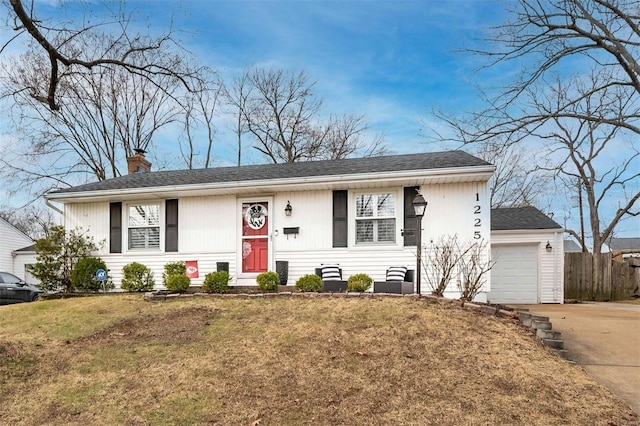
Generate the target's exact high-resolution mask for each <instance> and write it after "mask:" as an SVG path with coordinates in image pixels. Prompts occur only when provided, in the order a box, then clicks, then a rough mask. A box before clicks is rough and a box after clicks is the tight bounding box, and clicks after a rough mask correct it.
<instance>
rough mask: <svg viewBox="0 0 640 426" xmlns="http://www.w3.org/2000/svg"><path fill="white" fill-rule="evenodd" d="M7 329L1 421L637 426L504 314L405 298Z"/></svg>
mask: <svg viewBox="0 0 640 426" xmlns="http://www.w3.org/2000/svg"><path fill="white" fill-rule="evenodd" d="M0 330H2V335H1V336H2V337H0V389H2V391H1V392H0V406H2V412H0V423H2V424H11V425H21V424H22V425H33V424H38V425H40V424H51V425H59V424H71V425H85V424H102V425H121V424H127V425H175V424H180V425H192V424H193V425H200V424H201V425H227V424H229V425H252V424H260V425H289V424H291V425H298V424H313V425H335V424H348V425H356V424H368V425H378V424H379V425H389V424H415V425H429V424H433V425H485V424H486V425H496V424H507V425H509V424H510V425H520V424H522V425H525V424H526V425H608V426H613V425H627V424H628V422H629V421H631V420H637V419H636V417H635V416H634V415H633V413H631V411H630V410H629V408H628V407H627V406H626V405H625V404H624V403H622V402H621V401H620V400H618V399H616V397H614V396H613V395H612V394H611V393H609V392H608V391H607V390H606V389H605V388H603V387H602V386H600V385H598V384H597V383H596V382H594V380H593V379H591V378H590V377H589V376H588V375H587V374H586V373H585V372H584V371H583V370H582V369H581V368H580V367H577V366H572V365H569V364H567V363H566V362H564V361H562V360H561V359H559V358H557V357H556V356H555V355H552V354H551V353H549V352H548V351H547V350H546V349H545V348H543V347H542V346H541V345H540V343H539V342H538V341H537V340H536V339H535V338H534V337H532V335H531V334H530V333H528V332H526V331H525V330H524V329H521V328H520V327H518V326H516V325H514V324H512V323H510V322H508V321H507V320H501V319H498V318H494V317H488V316H485V315H482V314H475V313H471V312H467V311H464V310H461V309H459V308H457V307H453V306H441V305H428V304H426V303H425V302H424V301H416V300H410V299H406V298H389V299H336V298H331V299H325V298H313V299H307V298H304V299H301V298H289V299H287V298H277V299H251V300H246V299H200V298H194V299H189V300H181V301H175V302H166V303H148V302H144V301H142V299H141V297H138V296H119V297H96V298H83V299H70V300H57V301H46V302H37V303H32V304H23V305H19V306H18V305H16V306H8V307H2V308H0Z"/></svg>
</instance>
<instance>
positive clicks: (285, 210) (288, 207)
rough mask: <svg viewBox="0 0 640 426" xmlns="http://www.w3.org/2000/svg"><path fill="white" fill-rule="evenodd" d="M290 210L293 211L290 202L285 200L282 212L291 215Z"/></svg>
mask: <svg viewBox="0 0 640 426" xmlns="http://www.w3.org/2000/svg"><path fill="white" fill-rule="evenodd" d="M291 212H293V207H291V203H290V202H289V201H287V206H286V207H285V208H284V214H286V215H287V216H291Z"/></svg>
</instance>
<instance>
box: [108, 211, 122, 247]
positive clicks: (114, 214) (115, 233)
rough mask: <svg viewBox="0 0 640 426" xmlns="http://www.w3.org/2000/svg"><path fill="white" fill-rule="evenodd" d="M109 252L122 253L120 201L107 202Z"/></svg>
mask: <svg viewBox="0 0 640 426" xmlns="http://www.w3.org/2000/svg"><path fill="white" fill-rule="evenodd" d="M109 253H122V203H110V204H109Z"/></svg>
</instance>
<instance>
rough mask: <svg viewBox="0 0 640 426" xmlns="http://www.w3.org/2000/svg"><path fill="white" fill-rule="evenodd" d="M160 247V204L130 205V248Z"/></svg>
mask: <svg viewBox="0 0 640 426" xmlns="http://www.w3.org/2000/svg"><path fill="white" fill-rule="evenodd" d="M159 248H160V206H159V205H158V204H146V205H138V206H129V249H159Z"/></svg>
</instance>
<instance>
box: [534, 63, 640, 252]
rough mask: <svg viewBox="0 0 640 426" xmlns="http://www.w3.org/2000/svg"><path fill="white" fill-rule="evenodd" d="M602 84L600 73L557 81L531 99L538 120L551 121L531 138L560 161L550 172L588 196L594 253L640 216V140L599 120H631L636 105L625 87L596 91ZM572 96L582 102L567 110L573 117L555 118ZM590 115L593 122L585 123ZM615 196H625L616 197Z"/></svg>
mask: <svg viewBox="0 0 640 426" xmlns="http://www.w3.org/2000/svg"><path fill="white" fill-rule="evenodd" d="M601 79H602V76H601V75H599V74H598V75H593V76H591V79H590V81H589V82H585V81H584V80H573V81H571V82H569V83H562V82H560V81H558V82H556V85H555V86H552V87H551V88H550V90H549V91H547V92H546V93H531V94H530V99H531V101H532V103H533V105H535V108H536V110H537V111H538V113H539V115H540V116H546V117H548V120H549V124H552V125H548V126H546V127H535V128H534V129H532V131H531V136H534V137H537V138H539V139H542V140H545V141H546V143H547V147H548V149H549V157H550V158H553V159H554V160H555V163H554V164H552V166H551V167H550V168H549V170H550V171H553V172H555V173H556V174H557V175H558V176H559V177H561V178H563V179H564V181H565V182H566V184H567V188H568V189H569V190H570V191H584V194H585V205H586V207H587V210H588V218H589V220H588V222H589V227H590V231H591V238H592V241H593V244H592V252H593V253H594V254H598V253H600V252H601V251H602V246H603V244H604V243H605V241H606V240H607V239H608V238H610V237H611V236H612V235H613V232H614V230H615V228H616V226H617V225H618V224H619V223H620V221H622V220H624V219H625V218H628V217H631V216H638V215H640V201H639V200H640V183H639V181H640V148H639V147H638V145H637V143H634V142H633V141H635V140H636V139H637V135H635V134H633V132H630V131H629V130H628V129H627V128H623V127H620V126H617V125H615V124H611V123H608V122H606V121H604V120H598V117H605V116H614V115H630V114H631V112H630V110H635V109H636V108H637V105H634V103H633V101H632V100H631V99H629V98H628V97H627V93H626V91H625V90H621V88H620V87H617V86H611V87H607V88H603V89H601V90H597V91H595V90H593V87H594V86H600V80H601ZM586 83H590V84H586ZM572 92H577V95H576V94H575V93H572ZM571 96H577V97H579V98H580V99H581V100H582V101H581V102H579V103H574V104H572V106H571V108H565V111H566V112H567V113H568V116H558V115H556V114H554V112H555V111H556V110H557V105H558V104H564V103H566V99H567V98H568V97H571ZM572 113H573V114H572ZM571 114H572V115H573V117H571V116H570V115H571ZM633 114H636V113H635V112H634V113H633ZM585 116H589V117H590V118H589V119H585V118H583V117H585ZM576 182H579V186H578V187H576ZM614 194H621V196H616V197H615V198H614V197H613V195H614ZM612 199H615V200H616V201H617V202H618V206H617V207H618V208H617V209H616V210H615V213H613V215H612V216H606V215H605V213H604V211H605V209H606V208H607V207H609V204H610V203H611V202H612ZM569 231H570V232H571V233H572V234H573V235H574V236H575V237H576V238H577V239H578V241H584V235H580V234H578V233H577V232H576V231H575V230H569Z"/></svg>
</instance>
